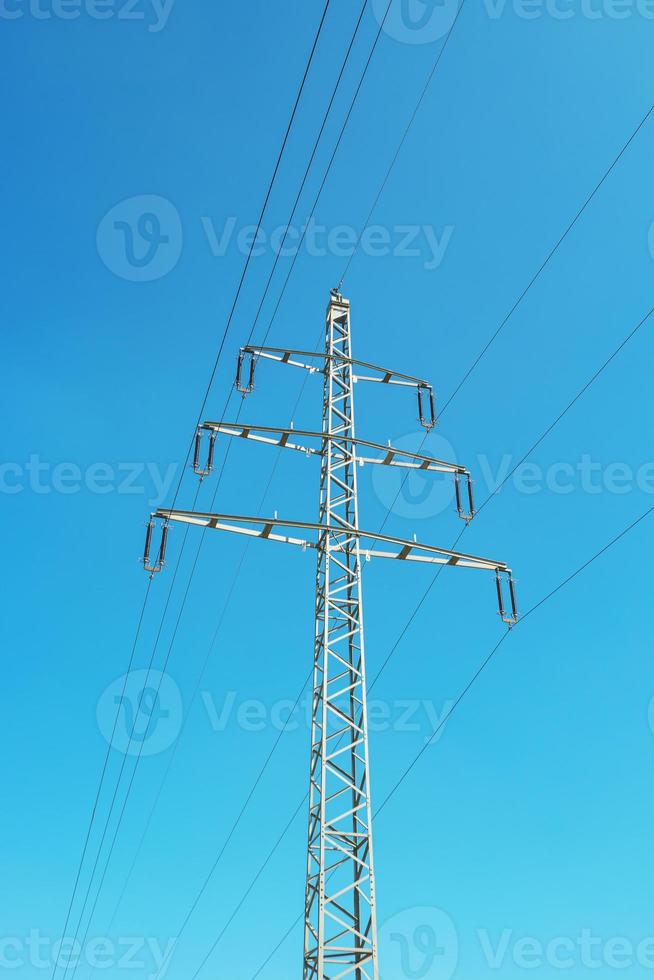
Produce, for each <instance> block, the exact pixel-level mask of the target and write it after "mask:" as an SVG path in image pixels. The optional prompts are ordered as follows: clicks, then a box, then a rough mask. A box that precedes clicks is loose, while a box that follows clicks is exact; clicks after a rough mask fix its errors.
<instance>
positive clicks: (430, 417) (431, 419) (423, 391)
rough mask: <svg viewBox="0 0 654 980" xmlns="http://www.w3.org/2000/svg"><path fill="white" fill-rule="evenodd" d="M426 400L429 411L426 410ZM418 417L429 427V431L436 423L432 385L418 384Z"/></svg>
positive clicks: (424, 426) (423, 424) (425, 426)
mask: <svg viewBox="0 0 654 980" xmlns="http://www.w3.org/2000/svg"><path fill="white" fill-rule="evenodd" d="M425 401H426V402H427V412H425ZM418 418H419V419H420V425H422V426H423V428H425V429H427V431H428V432H429V430H430V429H433V428H434V426H435V425H436V409H435V407H434V389H433V388H432V387H431V385H418Z"/></svg>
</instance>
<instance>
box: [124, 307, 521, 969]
mask: <svg viewBox="0 0 654 980" xmlns="http://www.w3.org/2000/svg"><path fill="white" fill-rule="evenodd" d="M247 358H249V364H247V363H246V359H247ZM259 358H262V359H266V360H270V361H276V362H278V363H282V364H287V365H291V366H293V367H299V368H304V369H306V370H309V371H310V372H311V373H321V374H322V375H323V412H322V418H323V424H322V429H321V431H320V432H314V431H311V430H295V429H293V428H274V427H271V426H256V425H244V424H240V423H228V422H205V423H203V424H202V426H200V428H199V430H198V433H197V437H196V445H195V455H194V468H195V471H196V472H197V473H198V475H199V476H200V477H201V478H203V477H205V476H207V475H208V474H209V473H210V472H211V470H212V468H213V461H214V448H215V447H214V443H215V439H216V437H217V436H218V435H226V436H230V437H234V438H243V439H247V440H252V441H254V442H256V443H263V444H267V445H272V446H277V447H281V448H286V449H291V450H295V451H297V452H302V453H305V454H306V455H307V456H308V457H314V456H316V457H318V458H319V459H320V502H319V515H318V521H317V523H315V524H314V523H311V522H305V521H288V520H281V519H279V518H278V516H277V514H275V515H274V517H272V518H262V517H245V516H242V515H229V514H208V513H200V512H193V511H181V510H163V509H162V510H158V511H157V512H156V513H155V514H153V515H152V517H151V519H150V522H149V524H148V530H147V537H146V547H145V552H144V556H143V562H144V565H145V568H146V569H147V570H148V571H149V572H150V574H154V573H155V572H157V571H160V570H161V568H162V567H163V565H164V563H165V550H166V535H167V530H168V527H169V524H170V523H171V522H180V523H184V524H194V525H198V526H200V527H204V528H212V529H215V530H221V531H230V532H232V533H236V534H242V535H246V536H249V537H257V538H265V539H267V540H270V541H277V542H282V543H285V544H291V545H295V546H298V547H300V548H302V549H303V550H305V549H307V548H310V549H313V550H315V551H316V552H317V569H316V599H315V639H314V665H313V701H312V729H311V763H310V783H309V827H308V853H307V878H306V892H305V915H304V923H305V928H304V974H303V976H304V980H340V978H344V977H354V978H355V980H378V977H379V967H378V955H377V922H376V906H375V875H374V862H373V841H372V816H371V794H370V770H369V757H368V720H367V708H366V697H367V693H366V664H365V653H364V636H363V610H362V595H361V561H362V559H363V560H368V559H370V558H390V559H395V560H399V561H418V562H425V563H428V564H439V565H456V566H461V567H464V568H473V569H479V570H482V571H491V572H494V573H495V579H496V586H497V595H498V602H499V611H500V615H501V617H502V619H503V620H504V622H506V623H508V625H509V626H511V625H512V624H513V623H514V622H515V621H516V618H517V611H516V599H515V591H514V585H513V578H512V574H511V570H510V569H509V568H508V566H507V565H506V564H504V563H503V562H498V561H494V560H491V559H487V558H479V557H476V556H474V555H466V554H463V553H461V552H454V551H448V550H445V549H442V548H437V547H435V546H433V545H427V544H421V543H419V542H417V541H416V540H415V539H414V540H413V541H408V540H405V539H402V538H396V537H393V536H390V535H385V534H374V533H371V532H367V531H364V530H361V528H360V527H359V513H358V494H357V468H358V466H361V465H366V464H372V465H385V466H400V467H403V468H405V469H408V470H410V469H414V470H424V471H425V472H433V473H445V474H451V475H452V476H453V477H454V479H455V482H456V502H457V510H458V512H459V515H460V516H461V517H462V518H463V519H464V520H466V521H468V520H470V519H471V518H472V516H473V514H474V503H473V496H472V483H471V480H470V474H469V473H468V471H467V470H466V469H465V467H462V466H459V465H458V464H453V463H447V462H444V461H443V460H437V459H434V458H432V457H429V456H426V455H422V454H418V453H410V452H406V451H404V450H400V449H397V448H394V447H393V446H391V445H390V444H389V445H388V446H382V445H379V444H377V443H373V442H368V441H365V440H360V439H357V438H356V434H355V421H354V384H355V383H356V382H357V381H371V382H378V383H383V384H388V385H399V386H402V387H412V388H415V389H416V390H417V392H418V415H419V418H420V420H421V422H422V423H423V425H424V426H425V427H426V428H431V427H432V425H433V424H434V422H435V414H434V400H433V391H432V388H431V386H430V385H429V384H428V382H426V381H423V380H421V379H419V378H412V377H410V376H409V375H403V374H399V373H397V372H394V371H391V370H388V369H386V368H380V367H377V366H375V365H372V364H369V363H367V362H363V361H356V360H354V359H353V358H352V349H351V332H350V305H349V302H348V301H347V300H346V299H344V298H343V297H342V296H341V295H340V294H339V293H338V292H337V291H335V290H332V295H331V299H330V303H329V306H328V308H327V322H326V330H325V352H324V353H323V354H316V353H311V352H306V351H297V350H291V349H285V348H269V347H268V348H265V347H253V346H248V347H245V348H242V349H241V352H240V354H239V359H238V369H237V379H236V387H237V388H238V389H239V390H240V391H241V392H243V393H244V394H246V393H248V392H250V391H252V390H253V388H254V375H255V366H256V362H257V360H258V359H259ZM298 358H303V360H299V359H298ZM307 359H309V361H313V360H316V359H317V360H318V361H319V363H318V364H313V363H308V361H307ZM360 367H362V368H363V369H364V370H366V371H368V372H371V373H369V374H366V375H355V374H354V368H360ZM246 376H247V377H246ZM203 433H208V436H209V449H208V454H207V458H206V464H205V465H204V466H202V465H201V463H200V454H201V440H202V435H203ZM296 439H301V440H305V441H304V442H302V443H299V442H296V441H294V440H296ZM307 441H308V444H307ZM462 479H463V480H465V481H466V488H467V501H466V504H465V505H464V503H463V495H462V490H461V483H460V481H461V480H462ZM155 519H160V520H161V521H162V522H163V529H162V538H161V544H160V547H159V551H158V554H157V557H156V559H155V560H152V559H151V557H150V548H151V541H152V532H153V527H154V521H155ZM282 532H284V533H282ZM505 583H506V585H507V587H508V603H507V602H506V601H505V588H504V585H505ZM507 609H508V612H507Z"/></svg>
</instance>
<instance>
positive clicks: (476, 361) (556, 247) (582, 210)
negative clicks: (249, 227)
mask: <svg viewBox="0 0 654 980" xmlns="http://www.w3.org/2000/svg"><path fill="white" fill-rule="evenodd" d="M652 113H654V103H652V105H651V106H650V108H649V109H648V110H647V112H646V113H645V115H644V116H643V118H642V119H641V120H640V122H639V123H638V125H637V126H636V128H635V129H634V130H633V132H632V133H631V135H630V136H629V138H628V139H627V141H626V142H625V143H623V145H622V147H621V148H620V150H619V152H618V154H617V155H616V156H615V157H614V159H613V161H612V162H611V164H610V165H609V166H608V168H607V169H606V170H605V171H604V173H603V175H602V177H601V178H600V180H599V181H598V182H597V184H595V186H594V188H593V190H592V191H591V193H590V194H589V195H588V197H587V198H586V200H585V201H584V203H583V204H582V206H581V207H580V208H579V210H578V211H577V212H576V214H575V215H574V217H573V218H572V220H571V221H570V223H569V224H568V225H567V227H566V229H565V231H564V232H563V234H562V235H561V236H560V237H559V238H558V240H557V241H556V242H555V244H554V245H553V246H552V248H551V249H550V251H549V252H548V253H547V256H546V257H545V259H544V261H543V262H542V263H541V265H540V266H539V267H538V269H537V270H536V272H535V273H534V275H533V276H532V277H531V279H530V280H529V282H528V283H527V285H526V286H525V288H524V289H523V290H522V292H521V293H520V295H519V296H518V298H517V299H516V301H515V302H514V304H513V306H512V307H511V309H510V310H509V312H508V313H507V314H506V316H505V317H504V319H503V320H502V321H501V322H500V324H499V325H498V327H497V329H496V330H495V331H494V333H493V334H492V336H491V338H490V340H489V341H488V342H487V343H486V345H485V346H484V347H483V349H482V350H481V352H480V353H479V354H478V355H477V357H476V358H475V359H474V361H473V362H472V364H471V365H470V367H469V368H468V369H467V370H466V372H465V374H464V375H463V377H462V379H461V381H459V383H458V384H457V386H456V388H455V389H454V391H453V392H452V394H451V395H450V396H449V398H448V399H447V401H446V402H445V404H444V405H443V407H442V408H441V409H440V411H439V413H438V415H439V417H440V418H442V416H443V415H444V413H445V412H446V411H447V408H448V407H449V405H450V404H451V403H452V402H453V401H454V399H455V398H456V396H457V395H458V393H459V392H460V391H461V389H462V388H463V386H464V385H465V384H466V382H467V381H468V378H469V377H470V375H471V374H472V373H473V371H474V370H475V368H476V367H477V365H478V364H479V362H480V361H481V360H482V358H483V357H484V356H485V355H486V353H487V352H488V351H489V349H490V348H491V346H492V345H493V343H494V342H495V341H496V340H497V338H498V337H499V335H500V334H501V332H502V331H503V330H504V327H505V326H506V325H507V323H508V322H509V320H510V319H511V318H512V317H513V314H514V313H515V312H516V311H517V310H518V308H519V307H520V306H521V304H522V303H523V301H524V300H525V299H526V297H527V295H528V294H529V292H530V291H531V289H532V288H533V287H534V286H535V284H536V282H537V281H538V280H539V278H540V276H541V275H542V273H543V272H544V271H545V269H546V268H547V266H548V265H549V263H550V262H551V260H552V259H553V258H554V256H555V255H556V253H557V252H558V250H559V248H560V247H561V245H562V244H563V242H564V241H565V240H566V238H567V237H568V235H569V234H570V232H571V231H572V230H573V228H574V227H575V225H576V224H577V223H578V222H579V220H580V218H581V217H582V215H583V214H584V213H585V211H586V210H587V209H588V207H589V205H590V204H591V202H592V201H593V200H594V198H595V197H596V196H597V194H598V192H599V191H600V189H601V188H602V187H603V185H604V184H605V183H606V181H607V180H608V178H609V177H610V175H611V174H612V173H613V171H614V170H615V168H616V166H617V165H618V163H619V162H620V160H621V159H622V157H623V156H624V155H625V153H626V152H627V150H628V149H629V147H630V146H631V144H632V143H633V142H634V140H635V139H636V137H637V136H638V134H639V133H640V131H641V130H642V129H643V127H644V126H645V124H646V123H647V121H648V119H649V118H650V116H651V115H652ZM371 213H372V212H371ZM369 218H370V215H368V219H369ZM348 265H349V263H348ZM346 271H347V268H346ZM343 278H345V273H344V274H343ZM341 282H342V279H341ZM428 437H429V433H428V432H427V433H425V435H424V436H423V437H422V439H421V441H420V445H419V446H418V449H417V452H420V451H421V450H422V449H423V447H424V445H425V443H426V441H427V439H428ZM408 479H409V474H406V475H405V476H404V477H403V478H402V480H401V482H400V486H399V488H398V491H397V493H396V494H395V497H394V499H393V501H392V503H391V505H390V507H388V509H387V511H386V514H385V516H384V519H383V521H382V523H381V526H380V528H379V532H378V533H379V534H381V532H382V531H383V530H384V527H385V526H386V523H387V522H388V519H389V517H390V516H391V513H392V512H393V508H394V507H395V504H396V503H397V501H398V499H399V497H400V494H401V493H402V491H403V490H404V487H405V486H406V483H407V480H408Z"/></svg>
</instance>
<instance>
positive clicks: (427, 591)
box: [253, 308, 654, 980]
mask: <svg viewBox="0 0 654 980" xmlns="http://www.w3.org/2000/svg"><path fill="white" fill-rule="evenodd" d="M652 315H654V308H652V309H651V310H650V311H649V312H648V313H647V314H646V315H645V316H644V317H643V318H642V319H641V320H640V321H639V322H638V323H637V324H636V325H635V326H634V327H633V328H632V329H631V330H630V331H629V333H628V334H627V335H626V337H625V338H624V339H623V340H622V341H621V342H620V344H618V346H617V347H616V348H615V349H614V350H613V352H612V353H611V354H610V355H609V357H608V358H606V360H605V361H604V362H603V363H602V365H601V366H600V368H598V369H597V370H596V371H595V372H594V373H593V375H592V376H591V378H590V379H589V380H588V381H587V382H586V383H585V384H584V385H583V386H582V387H581V388H580V389H579V391H578V392H577V393H576V394H575V396H574V397H573V398H572V399H571V400H570V401H569V402H568V404H567V405H566V407H565V408H564V409H563V410H562V411H561V412H560V413H559V414H558V415H557V416H556V418H555V419H554V421H553V422H552V423H550V424H549V425H548V426H547V428H546V429H545V430H544V432H543V433H542V434H541V435H540V436H539V437H538V438H537V439H536V440H535V442H534V443H533V444H532V446H531V448H530V449H529V450H528V452H527V453H526V454H525V455H524V456H523V457H522V459H521V461H520V463H519V464H518V466H520V465H522V463H523V462H524V461H525V460H526V459H527V458H528V457H529V456H530V455H531V453H532V452H533V451H534V449H536V448H537V447H538V446H539V445H540V444H541V443H542V442H543V440H544V439H545V438H546V436H547V435H549V434H550V433H551V432H552V430H553V429H554V428H555V427H556V426H557V425H558V424H559V422H560V421H561V420H562V419H563V418H564V417H565V415H567V413H568V412H569V411H570V410H571V409H572V408H573V406H574V405H575V404H576V403H577V402H578V401H579V399H580V398H581V397H582V396H583V395H584V394H585V393H586V392H587V391H588V389H589V388H590V387H591V386H592V385H593V384H594V383H595V381H596V380H597V379H598V378H599V377H600V376H601V375H602V374H603V372H604V371H605V370H606V369H607V367H609V365H610V364H611V363H612V362H613V360H614V359H615V358H616V357H617V356H618V354H619V353H620V352H621V351H622V350H623V349H624V348H625V346H626V345H627V344H628V343H629V342H630V341H631V340H632V339H633V338H634V337H635V336H636V334H637V333H638V332H639V331H640V329H641V328H642V327H643V326H644V324H645V323H646V322H647V321H648V320H649V319H650V318H651V317H652ZM516 469H517V467H515V468H514V469H513V470H512V471H511V473H509V474H508V476H507V477H506V478H505V480H504V481H502V483H501V484H500V485H499V486H498V487H496V488H495V489H494V490H493V491H492V492H491V493H490V494H489V496H488V497H487V498H486V499H485V500H484V502H483V503H482V505H481V506H480V507H479V509H478V511H477V513H479V512H480V511H481V510H482V509H483V508H484V507H485V506H486V505H487V504H488V503H489V501H490V500H491V499H492V498H493V497H494V496H496V495H497V494H498V493H499V491H500V490H501V488H502V486H504V484H505V483H506V481H507V480H508V479H510V477H511V475H512V474H513V473H514V472H515V470H516ZM647 513H649V511H648V512H647ZM644 516H646V515H644ZM467 526H468V525H466V526H465V527H464V528H463V529H462V530H461V531H460V532H459V534H458V536H457V538H456V540H455V541H454V542H453V544H452V546H451V549H452V550H454V549H455V548H456V547H457V545H458V542H459V541H460V539H461V538H462V536H463V534H464V533H465V531H466V529H467ZM625 533H626V532H625ZM444 567H445V566H440V568H439V569H438V571H437V572H436V574H435V575H434V577H433V579H432V581H431V582H430V584H429V585H428V586H427V588H426V589H425V591H424V593H423V595H422V596H421V598H420V599H419V601H418V603H417V604H416V606H415V608H414V609H413V611H412V612H411V614H410V616H409V618H408V620H407V622H406V623H405V625H404V626H403V628H402V630H401V631H400V634H399V636H398V638H397V639H396V641H395V643H394V644H393V646H392V647H391V650H390V651H389V654H388V656H387V657H386V659H385V660H384V662H383V663H382V665H381V667H380V669H379V670H378V671H377V673H376V674H375V677H374V679H373V680H372V682H371V684H370V690H371V691H372V690H373V688H374V687H375V685H376V684H377V683H378V681H379V679H380V677H381V675H382V674H383V673H384V671H385V669H386V667H387V666H388V664H389V663H390V661H391V659H392V657H393V656H394V654H395V652H396V650H397V648H398V647H399V645H400V643H401V641H402V640H403V639H404V637H405V635H406V633H407V632H408V629H409V627H410V626H411V624H412V623H413V621H414V620H415V618H416V616H417V615H418V613H419V611H420V610H421V608H422V607H423V605H424V603H425V601H426V600H427V597H428V596H429V594H430V593H431V591H432V589H433V587H434V585H435V584H436V582H437V581H438V578H439V577H440V575H441V572H442V570H443V568H444ZM584 567H586V566H584ZM566 581H567V580H566ZM531 611H533V609H532V610H530V612H531ZM526 615H528V614H525V615H524V616H523V617H522V619H524V618H526ZM504 639H505V636H503V637H502V639H501V640H500V642H499V643H498V644H497V647H496V648H494V650H493V651H492V654H491V657H490V658H489V659H492V656H494V654H495V652H496V651H497V649H499V645H500V644H501V643H502V642H503V641H504ZM485 666H486V664H484V665H483V667H482V670H483V669H484V668H485ZM479 673H481V671H479ZM475 680H476V677H475V678H474V679H473V682H472V683H474V682H475ZM304 799H306V797H305V798H304ZM303 802H304V801H303ZM298 809H299V808H298ZM296 812H297V811H296ZM279 843H281V841H280V842H279ZM300 918H301V917H300ZM297 921H299V920H297ZM295 924H297V923H294V925H293V926H292V927H291V930H289V934H290V931H292V929H293V928H294V926H295ZM280 945H281V943H280ZM275 951H276V950H275ZM267 962H268V961H266V963H264V964H263V966H265V965H266V964H267ZM263 966H262V967H261V968H260V970H259V972H261V969H263ZM258 975H259V974H258V973H257V974H255V977H256V976H258ZM253 980H254V978H253Z"/></svg>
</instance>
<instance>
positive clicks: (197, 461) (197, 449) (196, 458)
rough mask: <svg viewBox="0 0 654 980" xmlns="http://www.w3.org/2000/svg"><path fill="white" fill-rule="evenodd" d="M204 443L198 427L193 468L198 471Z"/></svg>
mask: <svg viewBox="0 0 654 980" xmlns="http://www.w3.org/2000/svg"><path fill="white" fill-rule="evenodd" d="M201 445H202V433H201V432H200V430H199V429H198V431H197V432H196V433H195V449H194V451H193V469H194V471H195V472H196V473H197V472H198V470H199V469H200V446H201Z"/></svg>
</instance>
